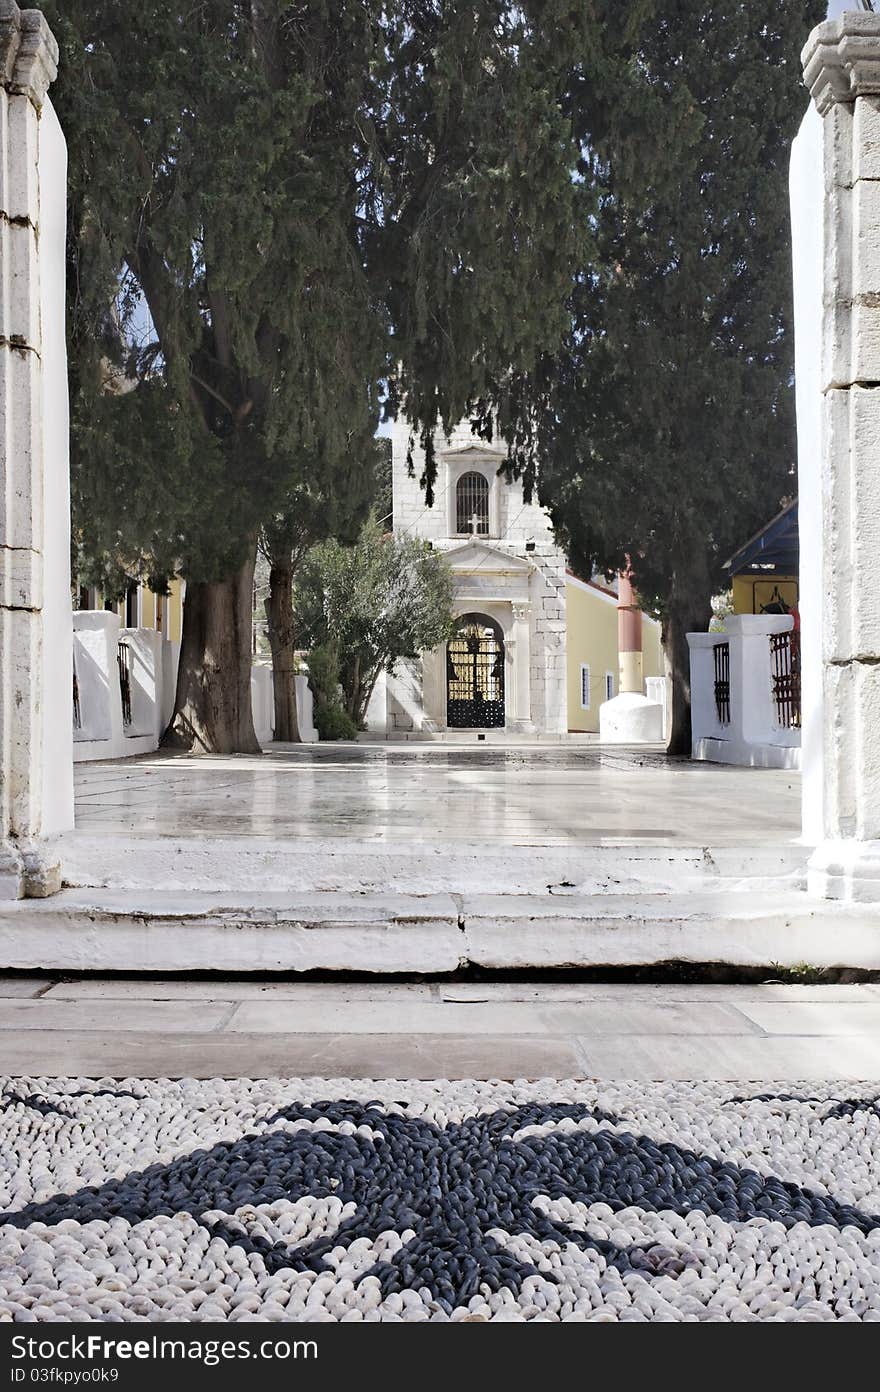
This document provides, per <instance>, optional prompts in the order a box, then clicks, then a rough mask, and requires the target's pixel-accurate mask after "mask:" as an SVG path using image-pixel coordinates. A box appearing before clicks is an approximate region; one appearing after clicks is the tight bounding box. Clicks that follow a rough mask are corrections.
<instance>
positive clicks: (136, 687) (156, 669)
mask: <svg viewBox="0 0 880 1392" xmlns="http://www.w3.org/2000/svg"><path fill="white" fill-rule="evenodd" d="M119 638H120V641H121V642H124V643H125V644H126V645H127V647H128V651H129V664H130V672H131V724H130V725H128V726H126V727H125V729H124V735H125V738H126V739H127V740H128V739H134V738H136V737H139V736H141V737H143V736H149V737H150V738H151V740H155V745H154V746H153V747H154V748H158V745H159V740H160V738H161V735H162V729H161V720H162V686H163V679H162V634H161V633H159V632H158V631H157V630H156V629H154V628H122V629H120V630H119Z"/></svg>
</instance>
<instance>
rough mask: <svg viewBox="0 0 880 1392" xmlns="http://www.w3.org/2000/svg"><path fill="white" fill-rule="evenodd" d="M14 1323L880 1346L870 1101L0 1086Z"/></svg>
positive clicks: (1, 1287) (874, 1102)
mask: <svg viewBox="0 0 880 1392" xmlns="http://www.w3.org/2000/svg"><path fill="white" fill-rule="evenodd" d="M0 1318H3V1319H6V1320H16V1321H18V1320H31V1321H33V1320H37V1321H40V1320H47V1321H49V1320H71V1319H77V1320H81V1319H89V1320H151V1321H152V1320H272V1321H275V1320H287V1321H303V1320H305V1321H315V1320H325V1321H329V1320H334V1321H335V1320H387V1321H395V1320H449V1319H452V1320H459V1319H472V1320H483V1319H484V1320H492V1321H495V1320H507V1321H512V1320H515V1321H520V1320H544V1321H546V1320H550V1321H557V1320H604V1321H611V1320H614V1321H617V1320H661V1321H672V1320H674V1321H679V1320H685V1321H694V1320H806V1321H818V1320H852V1321H858V1320H880V1086H878V1084H876V1083H874V1084H864V1085H856V1084H853V1083H846V1084H842V1085H839V1086H831V1085H824V1084H823V1085H818V1086H817V1085H816V1084H814V1083H809V1084H806V1083H805V1084H797V1083H786V1084H766V1083H763V1084H746V1085H743V1084H739V1085H737V1084H731V1083H725V1084H720V1083H669V1084H659V1083H656V1084H623V1083H603V1084H598V1085H597V1084H594V1083H575V1082H570V1083H562V1082H558V1081H548V1080H545V1081H539V1082H521V1083H505V1084H501V1083H477V1082H433V1083H423V1082H422V1083H412V1082H387V1081H386V1082H374V1083H370V1082H364V1081H362V1080H360V1081H352V1080H347V1079H335V1080H332V1081H328V1080H326V1079H323V1080H317V1079H305V1080H302V1079H300V1080H297V1079H285V1080H278V1079H274V1080H271V1079H270V1080H263V1081H246V1080H238V1081H223V1080H218V1079H212V1080H208V1081H199V1082H194V1081H183V1082H168V1081H158V1082H154V1081H144V1080H138V1079H128V1080H125V1081H123V1082H120V1081H112V1080H103V1081H101V1082H95V1081H94V1080H90V1081H89V1080H85V1079H61V1080H59V1079H57V1078H56V1079H45V1078H42V1079H41V1078H27V1079H26V1078H17V1079H9V1080H6V1081H5V1082H3V1083H2V1084H0Z"/></svg>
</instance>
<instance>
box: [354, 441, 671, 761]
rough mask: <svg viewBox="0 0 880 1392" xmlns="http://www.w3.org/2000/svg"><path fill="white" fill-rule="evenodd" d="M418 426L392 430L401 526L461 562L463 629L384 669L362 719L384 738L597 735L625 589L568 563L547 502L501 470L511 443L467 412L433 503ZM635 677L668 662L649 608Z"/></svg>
mask: <svg viewBox="0 0 880 1392" xmlns="http://www.w3.org/2000/svg"><path fill="white" fill-rule="evenodd" d="M408 444H409V425H408V422H407V421H406V420H403V419H401V420H398V421H397V422H396V424H395V426H394V430H393V436H392V487H393V500H394V503H393V505H394V513H393V527H394V532H395V534H396V535H404V534H407V535H410V536H418V537H422V538H424V539H425V540H426V541H428V542H429V543H430V545H431V546H432V547H434V548H435V549H437V550H440V551H442V552H443V553H444V555H445V556H446V559H447V561H448V563H449V565H450V567H451V569H452V574H453V580H454V612H455V616H456V623H455V631H454V634H453V636H452V638H451V639H450V641H449V642H448V643H446V644H443V645H441V646H440V647H438V648H436V649H434V651H432V652H426V653H423V654H422V655H421V657H420V658H419V659H418V660H416V661H414V662H409V663H399V664H398V666H397V668H396V670H395V672H394V674H393V675H391V676H387V677H385V678H380V681H379V683H378V684H377V687H376V690H375V692H374V694H373V699H372V701H371V703H370V708H369V710H368V713H367V728H368V730H369V731H370V732H371V733H372V734H374V735H379V736H382V735H384V736H385V737H388V738H394V737H395V736H396V737H398V738H400V737H407V736H408V737H417V736H419V735H421V736H423V737H429V736H430V735H432V734H439V733H442V732H445V731H450V732H454V731H456V730H461V731H474V732H478V733H482V732H485V731H491V730H495V731H498V732H501V731H506V732H507V733H509V734H519V735H538V736H557V737H564V736H565V735H566V734H567V733H578V734H588V733H598V731H599V709H600V707H601V706H602V704H603V703H604V702H606V701H610V700H612V699H613V698H614V697H615V696H616V695H617V694H618V691H619V689H620V663H619V655H618V596H617V593H616V588H615V587H614V586H608V585H606V584H604V583H599V582H597V581H595V580H592V579H591V580H587V581H585V580H583V579H581V578H579V577H578V576H576V575H574V574H573V573H572V571H571V570H570V569H569V567H568V563H567V559H566V556H565V554H564V553H563V551H562V550H561V549H560V548H559V546H558V545H557V544H556V542H555V540H554V537H553V532H552V529H551V527H550V520H549V517H548V515H547V513H546V512H545V511H544V509H543V508H541V507H540V506H539V505H538V503H537V502H534V501H533V502H526V501H525V499H524V497H523V489H522V484H521V483H520V482H518V481H516V480H515V481H513V482H508V481H507V480H506V479H505V477H504V475H503V473H499V469H500V468H501V466H502V465H503V464H504V460H505V457H506V452H505V450H504V449H503V448H499V447H498V446H497V445H495V444H489V443H487V442H486V441H485V440H482V439H480V438H479V437H478V436H476V435H474V434H473V432H472V431H471V429H470V426H469V424H468V423H466V422H465V423H463V424H462V425H460V426H458V427H457V428H456V429H455V430H454V431H453V433H452V435H451V436H450V437H449V438H447V437H446V436H445V435H444V434H442V433H441V434H439V435H438V437H437V439H436V458H437V483H436V488H435V500H434V504H433V506H431V507H428V506H427V504H426V502H425V497H424V492H423V490H422V487H421V485H420V483H419V477H420V475H421V472H422V467H423V464H424V456H423V452H422V451H421V450H420V449H418V448H414V450H413V465H414V469H413V473H412V474H411V473H410V472H409V470H408V468H407V448H408ZM640 622H641V638H642V652H641V671H640V673H639V675H638V681H639V683H640V688H641V690H642V691H644V689H645V682H646V681H649V680H651V679H659V678H661V676H662V673H663V657H662V651H661V645H660V626H659V624H658V623H657V621H656V620H655V619H653V618H651V617H650V616H649V615H647V614H641V615H640Z"/></svg>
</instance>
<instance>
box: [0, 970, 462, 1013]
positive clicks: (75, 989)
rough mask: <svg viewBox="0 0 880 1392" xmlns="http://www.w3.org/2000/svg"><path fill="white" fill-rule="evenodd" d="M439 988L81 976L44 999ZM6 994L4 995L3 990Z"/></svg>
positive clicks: (314, 996) (300, 997)
mask: <svg viewBox="0 0 880 1392" xmlns="http://www.w3.org/2000/svg"><path fill="white" fill-rule="evenodd" d="M438 990H439V988H438V986H437V985H436V984H430V983H425V984H424V985H421V984H419V983H417V982H410V981H389V982H387V983H384V982H381V981H377V982H368V981H339V982H336V981H309V980H305V981H248V980H246V979H244V980H224V978H223V977H220V976H218V977H216V978H215V979H209V980H196V981H187V980H186V979H184V978H171V979H169V980H164V981H163V980H161V979H160V980H157V979H156V978H155V977H150V976H141V977H134V978H128V979H123V978H120V977H88V976H83V977H77V978H76V979H75V980H73V981H59V982H56V983H55V984H54V985H48V986H47V987H46V989H45V991H44V993H43V996H42V999H43V1000H111V1001H112V1000H146V1001H149V1000H191V1001H206V1000H219V1001H227V1002H230V1001H278V1000H282V1001H283V1000H291V1001H298V1002H315V1001H320V1002H323V1003H324V1004H325V1005H328V1004H329V1005H331V1006H336V1005H339V1004H342V1003H344V1002H346V1001H359V1000H365V1001H371V1002H377V1003H386V1004H387V1005H393V1004H396V1003H397V1002H399V1001H410V1000H412V1001H430V1000H434V999H435V998H436V997H437V993H438ZM0 996H2V991H0Z"/></svg>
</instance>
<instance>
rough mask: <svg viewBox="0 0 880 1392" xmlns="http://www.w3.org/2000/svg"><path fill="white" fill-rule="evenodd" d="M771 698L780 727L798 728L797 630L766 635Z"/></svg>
mask: <svg viewBox="0 0 880 1392" xmlns="http://www.w3.org/2000/svg"><path fill="white" fill-rule="evenodd" d="M770 660H771V663H772V678H771V679H772V682H773V700H774V701H775V702H776V719H777V721H778V723H779V726H780V728H781V729H783V730H799V729H800V724H801V642H800V634H799V633H795V632H794V631H793V630H789V632H788V633H772V634H771V635H770Z"/></svg>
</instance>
